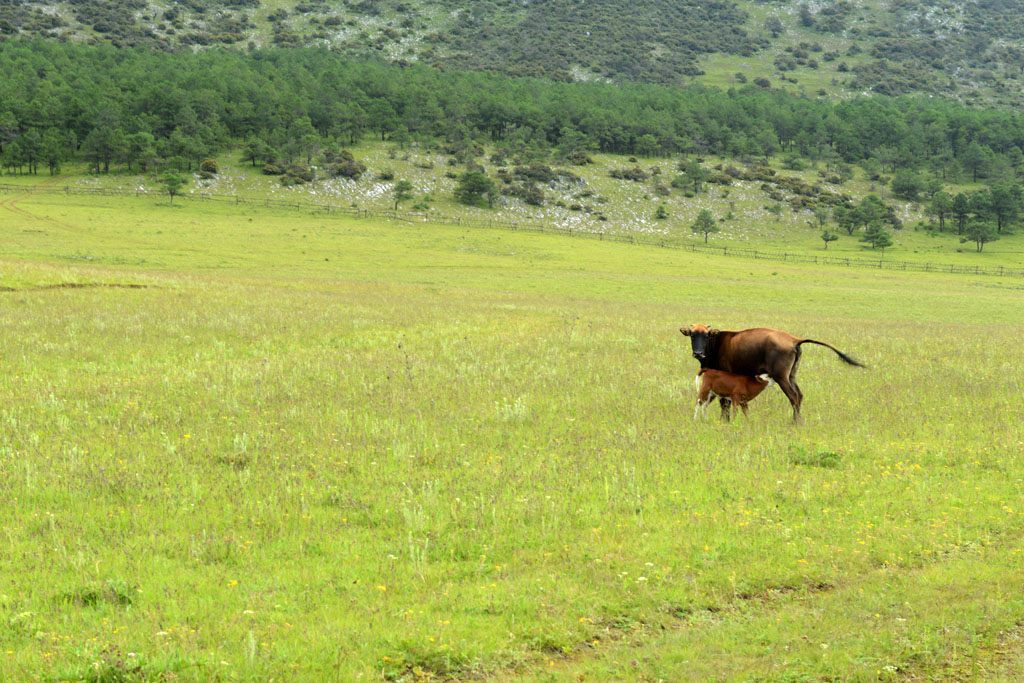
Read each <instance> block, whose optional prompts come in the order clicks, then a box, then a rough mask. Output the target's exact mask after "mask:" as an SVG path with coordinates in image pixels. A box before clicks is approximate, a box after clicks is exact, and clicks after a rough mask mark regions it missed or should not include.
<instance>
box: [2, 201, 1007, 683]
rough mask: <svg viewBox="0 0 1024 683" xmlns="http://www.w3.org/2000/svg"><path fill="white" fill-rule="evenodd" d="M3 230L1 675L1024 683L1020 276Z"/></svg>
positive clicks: (103, 211) (505, 243)
mask: <svg viewBox="0 0 1024 683" xmlns="http://www.w3.org/2000/svg"><path fill="white" fill-rule="evenodd" d="M0 199H4V205H3V206H2V207H0V235H3V240H4V251H3V254H2V260H0V330H2V335H3V337H2V340H0V342H2V343H0V367H2V368H3V372H2V373H0V399H2V400H0V425H2V429H0V471H2V472H3V477H2V478H0V491H2V497H3V500H4V501H5V503H6V504H5V505H3V506H2V507H0V532H2V533H0V543H2V548H3V552H0V576H3V579H4V580H3V584H2V586H0V671H2V672H4V674H5V677H6V678H8V679H11V680H91V681H107V680H129V681H130V680H195V681H210V680H223V681H232V680H269V679H272V678H273V679H275V680H310V681H320V680H354V679H356V678H357V677H362V678H365V679H379V678H385V679H399V680H415V679H418V678H431V677H433V678H435V679H446V678H455V679H462V678H477V679H479V678H484V679H495V680H501V679H523V680H565V679H572V678H574V677H578V676H583V677H585V678H587V679H590V680H607V679H612V680H638V679H640V680H646V679H649V680H656V679H664V680H694V679H704V678H712V679H719V680H751V679H754V680H773V681H776V680H777V681H790V680H822V679H835V680H879V679H881V680H888V679H900V678H917V679H922V678H923V679H948V678H955V677H957V676H960V677H968V676H969V677H972V678H975V679H978V678H985V677H988V678H992V679H998V678H1000V677H1003V678H1004V679H1011V678H1012V675H1013V673H1012V672H1013V671H1014V662H1016V661H1019V658H1020V657H1019V652H1020V650H1019V638H1020V636H1021V629H1020V627H1019V624H1021V623H1022V622H1024V599H1022V598H1021V596H1022V595H1024V593H1022V589H1024V573H1022V571H1021V570H1022V565H1024V560H1022V557H1021V554H1022V553H1021V550H1022V548H1024V533H1022V531H1021V529H1022V525H1021V512H1022V510H1024V500H1022V494H1021V486H1020V484H1021V479H1022V477H1024V462H1022V461H1021V454H1022V451H1024V445H1022V442H1021V435H1020V431H1019V426H1018V423H1019V422H1020V420H1021V408H1020V405H1019V402H1020V395H1021V383H1022V379H1024V372H1022V370H1021V368H1020V363H1019V358H1020V353H1019V341H1020V338H1021V331H1022V326H1021V320H1022V319H1024V317H1022V314H1024V303H1022V298H1021V292H1022V290H1024V282H1022V281H1020V280H1018V279H999V278H992V277H988V278H976V277H971V276H956V277H952V276H941V275H916V276H912V275H908V274H903V273H891V272H882V273H878V272H872V271H859V270H856V269H836V268H798V267H795V266H792V265H786V264H779V263H767V264H765V263H762V262H758V261H749V262H748V261H741V260H731V259H722V258H714V257H709V256H701V255H692V254H686V253H681V252H677V251H673V250H664V249H656V248H648V247H636V246H629V245H620V244H609V243H603V242H599V241H593V240H580V239H569V238H564V237H556V236H550V235H524V234H519V233H515V232H503V231H490V230H467V229H465V228H455V227H444V226H433V225H409V224H401V223H375V222H372V221H365V220H364V221H357V220H348V219H342V218H337V217H328V216H323V215H310V214H304V213H299V212H295V211H290V212H287V211H272V210H263V209H246V210H243V211H238V210H237V209H236V207H233V206H230V205H216V204H210V203H200V202H186V201H182V202H175V205H174V206H173V207H172V206H169V205H168V204H167V202H166V200H163V201H155V200H134V199H117V198H110V197H106V198H103V197H97V198H88V197H68V198H53V197H46V196H43V195H37V196H21V197H18V196H13V199H14V201H11V199H12V196H7V197H0ZM695 322H705V323H710V324H715V325H716V326H718V327H721V328H723V329H737V328H742V327H749V326H758V325H768V326H774V327H780V328H783V329H786V330H789V331H790V332H793V333H794V334H797V335H800V336H808V337H812V338H816V339H822V340H825V341H828V342H830V343H832V344H834V345H836V346H837V347H838V348H840V349H842V350H844V351H845V352H847V353H849V354H851V355H853V356H854V357H856V358H858V359H859V360H861V361H863V362H864V363H866V364H867V365H868V366H869V369H868V370H859V369H854V368H849V367H847V366H844V365H843V364H842V363H841V362H840V361H839V360H838V359H836V358H835V357H834V356H833V354H832V353H831V352H830V351H828V350H827V349H822V348H818V347H814V348H810V349H807V352H806V353H805V354H804V360H803V362H802V365H801V386H802V388H803V390H804V392H805V394H806V400H805V404H804V416H805V422H804V424H803V425H802V426H800V427H794V426H792V425H791V424H790V410H789V407H788V403H787V402H786V401H785V399H784V397H783V396H782V394H781V392H779V391H777V390H774V389H773V390H771V391H770V392H766V394H765V395H764V396H763V397H761V398H759V399H758V400H757V401H755V402H754V403H753V404H752V405H751V413H752V414H751V417H750V419H749V420H744V419H740V420H738V421H737V422H735V423H731V424H723V423H720V422H718V421H717V420H711V421H708V422H703V423H696V424H695V423H694V422H693V420H692V412H693V411H692V403H693V399H694V392H693V374H694V372H695V370H696V361H694V360H693V359H692V358H690V357H689V353H688V344H687V340H685V339H684V338H683V337H682V336H681V335H680V334H679V332H678V328H679V327H680V326H681V325H686V324H690V323H695ZM1014 653H1018V654H1014Z"/></svg>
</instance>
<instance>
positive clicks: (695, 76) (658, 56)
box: [0, 0, 1024, 106]
mask: <svg viewBox="0 0 1024 683" xmlns="http://www.w3.org/2000/svg"><path fill="white" fill-rule="evenodd" d="M14 36H22V37H27V36H43V37H46V38H51V39H55V40H71V41H82V42H109V43H112V44H114V45H117V46H133V45H134V46H146V47H155V48H158V49H164V50H178V49H204V48H209V47H213V46H233V47H236V48H238V49H252V48H256V47H266V46H279V47H301V46H326V47H329V48H330V49H332V50H334V51H337V52H339V53H341V54H346V55H349V56H367V55H373V56H379V57H383V58H385V59H388V60H391V61H396V62H400V63H411V62H419V63H424V64H428V65H431V66H437V67H442V68H445V69H472V70H488V71H489V70H493V71H501V72H504V73H508V74H512V75H535V76H544V77H547V78H552V79H556V80H595V79H597V80H612V81H624V80H633V81H641V82H652V83H661V84H666V85H681V84H687V83H690V82H693V81H698V82H707V83H712V84H716V85H730V84H737V83H742V82H744V81H746V80H753V79H755V78H764V79H768V80H769V81H770V82H772V83H773V84H774V85H775V86H776V87H782V88H786V89H791V90H794V91H803V92H805V93H807V94H826V95H831V96H839V97H845V96H849V95H852V94H855V93H862V92H869V93H880V94H889V95H898V94H906V93H914V92H919V93H929V94H935V95H943V96H949V97H953V98H957V99H961V100H964V101H966V102H972V103H986V104H996V105H1003V106H1012V105H1017V104H1020V103H1021V102H1022V96H1021V92H1022V91H1024V88H1022V87H1021V83H1022V80H1021V79H1022V77H1024V73H1022V72H1024V3H1022V2H1020V0H999V1H996V0H992V1H986V2H964V1H958V2H953V1H949V2H942V3H929V2H921V1H916V0H899V1H898V2H882V1H881V0H864V1H862V2H850V1H848V0H841V1H839V2H816V3H806V2H803V3H801V2H726V1H721V2H697V1H693V0H691V1H687V2H676V1H672V0H643V1H641V2H632V3H624V2H621V1H613V0H590V1H588V2H579V1H577V0H554V1H551V2H518V1H514V0H483V1H478V2H467V1H466V0H441V1H439V2H424V1H423V0H360V1H355V0H347V1H344V2H342V1H338V0H332V1H327V0H166V2H163V3H161V4H159V5H157V4H150V3H147V2H143V1H142V0H112V1H106V0H104V1H103V2H100V1H99V0H76V1H75V2H64V3H58V4H54V3H50V2H37V1H34V0H27V1H26V2H18V3H10V2H8V3H0V37H14Z"/></svg>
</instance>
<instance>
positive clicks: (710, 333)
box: [708, 327, 718, 337]
mask: <svg viewBox="0 0 1024 683" xmlns="http://www.w3.org/2000/svg"><path fill="white" fill-rule="evenodd" d="M708 334H709V335H711V336H712V337H714V336H715V335H716V334H718V330H716V329H715V328H713V327H712V328H711V329H709V330H708Z"/></svg>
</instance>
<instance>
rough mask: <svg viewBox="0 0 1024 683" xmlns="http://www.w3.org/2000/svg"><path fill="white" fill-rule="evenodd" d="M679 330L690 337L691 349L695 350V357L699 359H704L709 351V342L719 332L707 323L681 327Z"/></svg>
mask: <svg viewBox="0 0 1024 683" xmlns="http://www.w3.org/2000/svg"><path fill="white" fill-rule="evenodd" d="M679 331H680V332H682V333H683V336H684V337H689V338H690V350H692V351H693V357H694V358H696V359H697V360H703V359H704V357H705V356H706V355H707V352H708V342H709V341H710V339H711V338H712V337H713V336H715V335H716V334H718V330H716V329H714V328H711V327H708V326H706V325H691V326H690V327H681V328H679Z"/></svg>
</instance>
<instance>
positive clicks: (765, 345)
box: [679, 325, 864, 421]
mask: <svg viewBox="0 0 1024 683" xmlns="http://www.w3.org/2000/svg"><path fill="white" fill-rule="evenodd" d="M679 331H680V332H682V333H683V334H684V335H685V336H687V337H689V338H690V346H691V349H692V350H693V357H694V358H696V359H697V360H699V361H700V366H701V367H702V368H709V369H713V370H724V371H726V372H732V373H735V374H737V375H744V376H747V377H754V376H757V375H761V374H766V375H768V376H769V377H771V378H772V379H773V380H775V382H776V383H777V384H778V385H779V388H780V389H782V392H783V393H784V394H786V398H788V399H789V402H790V404H791V405H792V406H793V420H795V421H799V420H800V404H801V403H803V400H804V394H803V392H802V391H800V387H799V386H798V385H797V383H796V370H797V367H798V366H799V365H800V354H801V349H800V346H801V345H803V344H817V345H819V346H824V347H825V348H828V349H832V350H833V351H834V352H835V353H836V355H838V356H839V358H840V360H842V361H843V362H844V363H847V364H848V365H854V366H857V367H860V368H862V367H864V365H863V364H862V363H860V362H858V361H856V360H854V359H853V358H851V357H850V356H847V355H846V354H845V353H843V352H842V351H840V350H839V349H837V348H836V347H834V346H832V345H831V344H827V343H825V342H822V341H817V340H815V339H801V338H800V337H794V336H793V335H791V334H789V333H788V332H783V331H782V330H773V329H771V328H767V327H755V328H753V329H749V330H715V329H712V328H709V327H707V326H706V325H692V326H691V327H684V328H682V329H680V330H679ZM722 413H723V417H724V416H725V415H726V412H725V404H724V401H723V405H722Z"/></svg>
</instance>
